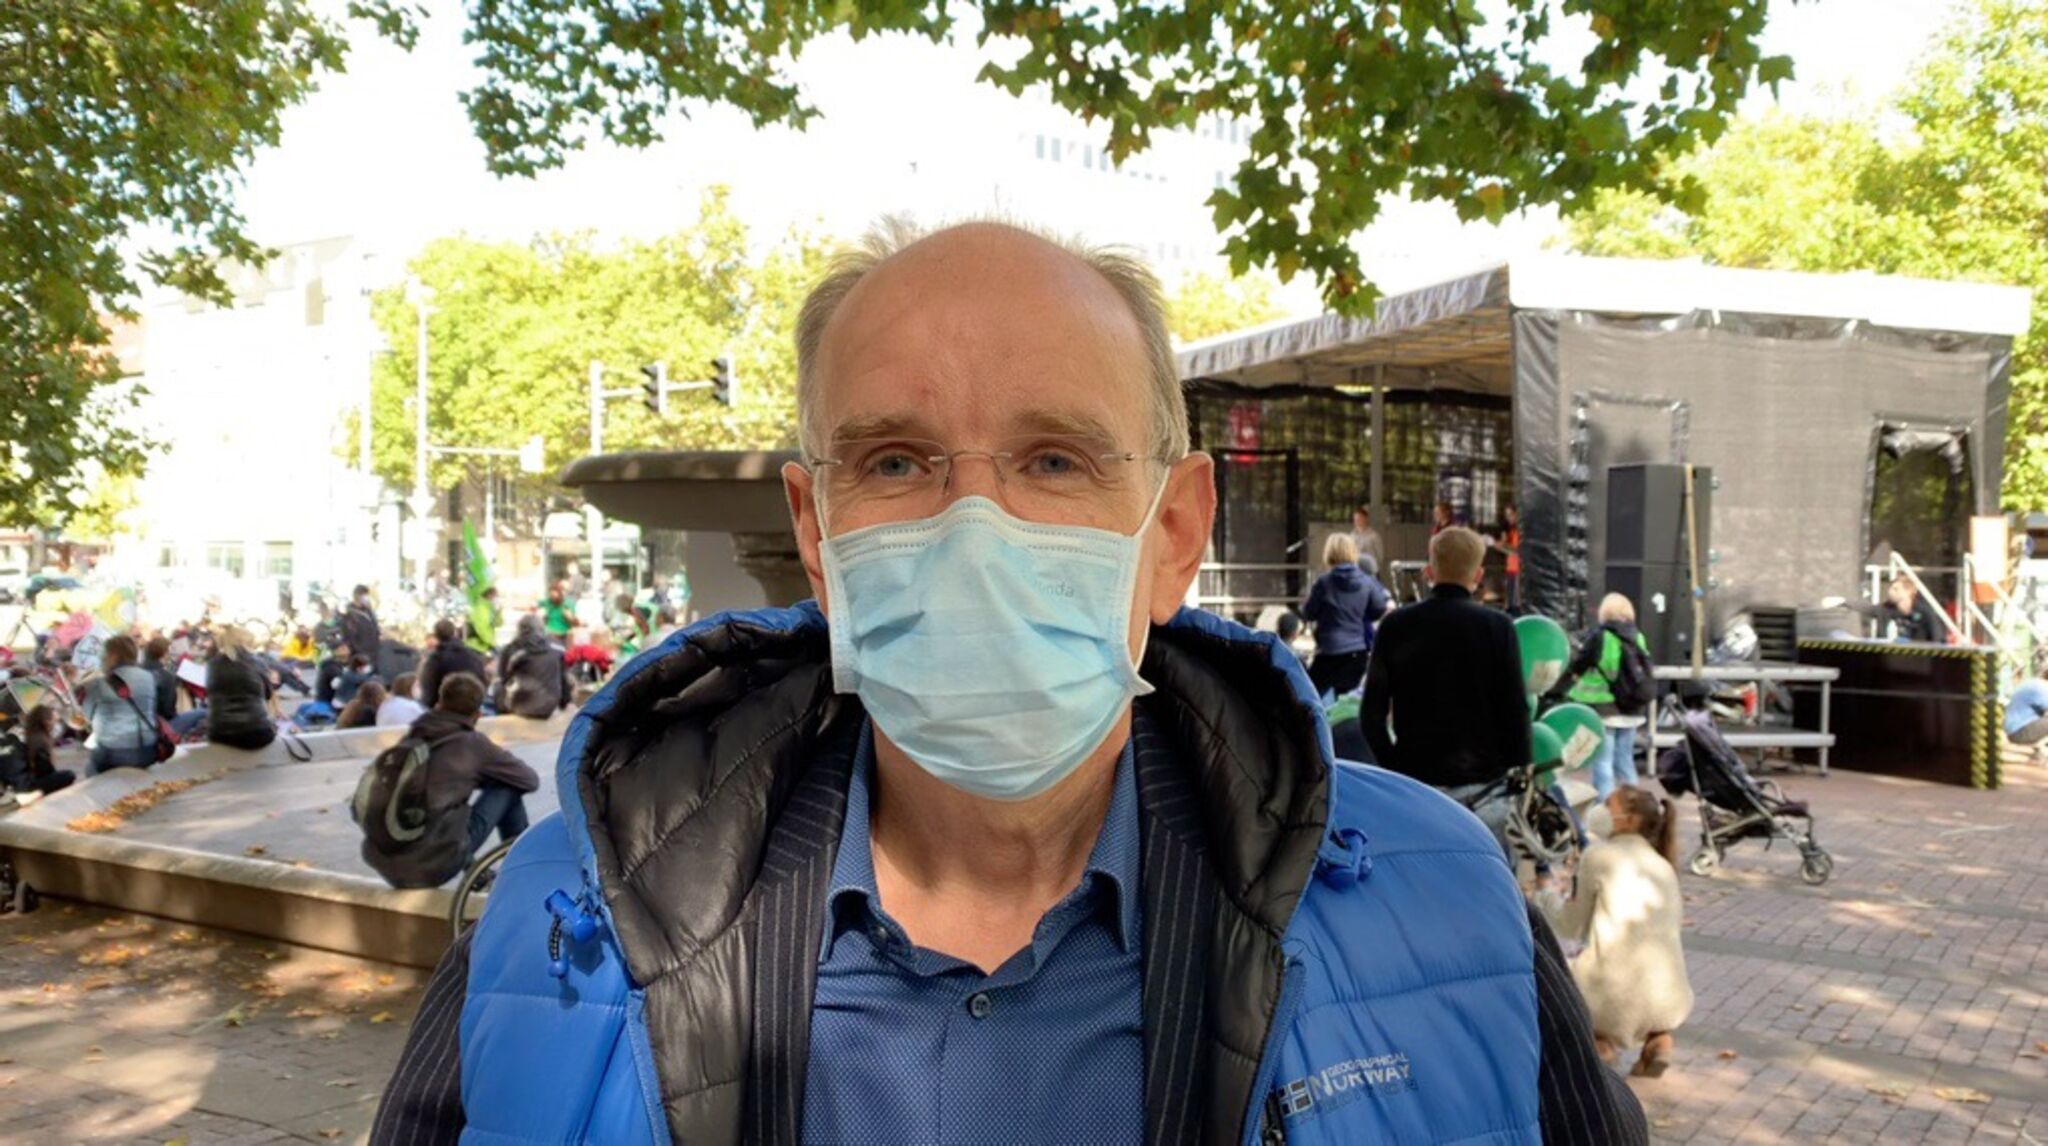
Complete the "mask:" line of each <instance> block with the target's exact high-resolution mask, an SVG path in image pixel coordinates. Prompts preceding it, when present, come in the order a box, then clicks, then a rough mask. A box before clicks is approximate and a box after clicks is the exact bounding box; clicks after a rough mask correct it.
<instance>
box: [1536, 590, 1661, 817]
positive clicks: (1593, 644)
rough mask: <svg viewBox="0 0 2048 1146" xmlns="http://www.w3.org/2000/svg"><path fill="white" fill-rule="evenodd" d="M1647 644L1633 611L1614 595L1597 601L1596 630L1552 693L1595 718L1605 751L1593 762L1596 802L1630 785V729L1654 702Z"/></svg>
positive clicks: (1633, 748)
mask: <svg viewBox="0 0 2048 1146" xmlns="http://www.w3.org/2000/svg"><path fill="white" fill-rule="evenodd" d="M1651 668H1652V666H1651V663H1650V644H1649V642H1648V641H1646V640H1644V639H1643V634H1642V632H1641V631H1640V630H1638V629H1637V628H1636V607H1635V603H1634V602H1633V601H1630V600H1629V599H1628V598H1627V597H1624V596H1622V595H1621V594H1620V593H1609V594H1607V596H1605V597H1602V598H1601V599H1600V611H1599V624H1598V625H1596V626H1595V627H1594V629H1593V631H1592V632H1590V633H1587V634H1586V639H1585V640H1584V641H1583V642H1582V643H1581V644H1580V645H1579V651H1578V653H1577V654H1576V655H1574V656H1573V657H1572V660H1571V663H1570V664H1569V665H1566V666H1565V670H1564V677H1563V679H1561V680H1559V681H1558V685H1557V690H1558V691H1561V692H1564V693H1565V696H1566V698H1567V699H1570V700H1574V701H1577V702H1578V703H1580V704H1583V705H1586V706H1587V707H1589V708H1591V709H1592V710H1593V711H1595V712H1597V713H1599V714H1600V718H1601V722H1602V723H1604V724H1605V725H1606V726H1607V751H1606V752H1605V753H1603V754H1600V755H1596V756H1595V757H1593V787H1594V788H1595V789H1596V790H1597V791H1598V792H1599V794H1600V798H1601V799H1603V800H1604V799H1606V798H1607V797H1608V795H1609V794H1610V793H1612V792H1613V791H1614V789H1615V788H1616V787H1617V786H1619V785H1623V784H1629V785H1632V784H1634V783H1635V782H1636V729H1637V728H1640V727H1642V725H1643V722H1644V717H1645V716H1646V715H1647V714H1648V713H1649V711H1650V704H1651V702H1652V701H1653V700H1655V699H1656V696H1657V680H1656V677H1655V675H1654V674H1653V673H1652V671H1651Z"/></svg>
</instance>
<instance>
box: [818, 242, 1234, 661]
mask: <svg viewBox="0 0 2048 1146" xmlns="http://www.w3.org/2000/svg"><path fill="white" fill-rule="evenodd" d="M817 367H818V369H817V379H818V384H819V387H820V391H819V397H820V402H819V410H820V414H821V416H820V418H819V426H820V428H821V429H822V431H823V434H822V436H823V437H824V438H825V439H826V442H827V444H826V447H825V451H826V456H827V457H845V456H852V455H853V454H854V453H855V451H857V450H871V449H872V446H871V443H874V442H877V441H884V442H887V441H894V440H901V439H915V440H917V441H919V442H931V443H935V444H936V445H937V446H938V447H939V448H941V449H942V450H943V451H945V452H952V451H960V450H967V451H987V452H996V451H1000V450H1005V449H1011V448H1013V447H1014V446H1015V444H1017V443H1019V442H1026V441H1038V440H1041V439H1051V438H1055V437H1056V438H1059V439H1068V440H1077V441H1087V442H1099V443H1100V445H1101V448H1102V449H1103V450H1104V451H1106V452H1131V453H1136V454H1138V455H1139V460H1137V461H1133V462H1124V463H1120V467H1121V472H1122V473H1123V474H1124V477H1123V478H1122V479H1121V480H1119V481H1117V482H1114V483H1112V484H1110V485H1108V486H1104V487H1100V488H1096V487H1089V488H1087V489H1085V490H1083V491H1082V492H1079V493H1077V494H1076V495H1075V496H1072V497H1067V498H1063V499H1059V500H1048V499H1043V498H1038V497H1034V496H1032V495H1031V494H1030V493H1028V491H1027V489H1026V488H1025V487H1024V484H1023V483H1022V482H1019V481H1016V480H1015V479H1012V480H1011V481H1009V482H1005V481H1004V480H1002V479H1001V477H1000V476H999V473H998V470H997V468H996V465H995V463H994V462H993V461H991V459H990V458H988V457H987V456H983V455H975V454H970V455H968V456H963V457H959V458H957V459H956V460H955V462H954V468H953V470H952V474H951V481H950V484H949V485H948V486H947V487H946V488H945V489H944V490H943V491H942V492H939V491H935V492H934V495H933V496H932V497H929V498H924V497H897V498H885V499H877V498H871V497H863V496H858V495H855V494H854V493H853V492H852V490H851V488H850V487H849V485H847V484H846V482H847V480H848V479H847V477H846V473H845V471H849V470H850V469H851V467H848V466H840V467H819V468H818V470H817V472H816V473H815V474H814V473H812V472H810V471H807V470H806V469H804V468H803V467H800V466H795V465H791V466H789V467H786V468H785V469H784V479H785V483H786V485H787V488H788V493H789V500H790V509H791V513H792V516H793V517H794V519H795V521H796V527H797V538H798V544H799V547H800V548H801V550H802V554H803V560H804V568H805V571H806V572H807V573H808V574H809V576H810V579H811V587H812V589H813V591H814V592H815V593H816V594H817V596H818V599H819V602H820V603H821V604H822V605H823V606H824V607H825V608H826V610H827V612H828V613H829V611H830V609H831V606H832V602H830V601H829V600H827V599H826V592H825V579H824V567H823V564H822V561H821V558H820V556H819V545H820V543H821V542H822V541H823V539H824V538H825V537H826V536H828V535H836V534H841V533H847V532H850V531H852V530H856V529H860V528H863V527H866V526H871V525H877V524H882V523H886V522H892V521H906V520H916V519H920V518H924V517H929V516H931V515H933V514H936V513H938V512H941V511H943V510H944V509H945V508H946V506H947V505H949V504H951V503H952V502H954V501H957V500H959V499H960V498H964V497H972V496H981V497H986V498H988V499H990V500H992V501H994V502H996V503H997V504H998V505H1001V506H1003V508H1004V509H1006V510H1007V511H1009V512H1010V513H1011V514H1014V515H1015V516H1018V517H1021V518H1025V519H1027V520H1036V521H1042V522H1046V523H1049V524H1060V525H1084V526H1091V527H1094V528H1099V529H1107V530H1112V531H1115V532H1118V533H1125V534H1128V533H1132V532H1133V531H1135V530H1136V529H1137V528H1138V526H1139V524H1140V523H1141V522H1142V521H1143V519H1144V517H1145V511H1146V508H1147V507H1148V506H1149V505H1150V503H1151V501H1152V497H1153V493H1154V491H1155V490H1157V489H1158V488H1159V486H1158V483H1159V481H1160V478H1161V476H1162V473H1164V475H1165V477H1166V482H1167V484H1166V489H1165V492H1164V493H1163V495H1162V496H1161V499H1160V508H1159V513H1158V517H1157V519H1156V521H1155V524H1154V526H1153V527H1152V528H1151V529H1150V530H1148V531H1147V533H1146V536H1145V539H1144V548H1143V550H1142V555H1141V564H1140V574H1139V577H1138V584H1137V588H1136V593H1135V607H1134V609H1133V610H1132V637H1133V648H1134V649H1135V647H1136V646H1137V643H1138V641H1139V640H1140V639H1141V638H1142V634H1143V632H1144V626H1145V622H1146V620H1147V619H1148V618H1149V619H1151V620H1156V621H1165V620H1166V619H1168V618H1169V617H1171V616H1172V614H1173V611H1174V609H1175V608H1177V607H1178V606H1179V604H1180V602H1181V599H1182V597H1183V596H1184V595H1185V593H1186V591H1187V585H1188V583H1189V582H1190V581H1191V580H1192V578H1193V575H1194V570H1195V567H1196V566H1197V565H1198V564H1199V562H1200V560H1201V552H1202V546H1203V543H1204V542H1205V541H1206V540H1207V538H1208V534H1209V523H1210V520H1211V517H1212V516H1213V513H1214V508H1215V493H1214V486H1213V484H1212V479H1211V476H1210V469H1209V463H1208V459H1207V458H1206V457H1200V456H1197V457H1192V458H1188V459H1185V460H1183V461H1181V462H1180V463H1178V464H1176V465H1175V466H1173V467H1171V469H1170V470H1167V469H1165V468H1164V467H1162V466H1160V465H1158V464H1157V463H1152V462H1147V461H1145V460H1144V457H1145V455H1146V454H1148V453H1149V452H1150V440H1149V438H1150V435H1149V430H1150V426H1151V405H1150V402H1151V398H1150V387H1149V383H1148V373H1147V357H1146V353H1145V347H1144V341H1143V336H1142V334H1141V332H1140V330H1139V327H1138V324H1137V321H1136V320H1135V319H1134V318H1133V317H1132V315H1131V313H1130V309H1129V308H1128V307H1127V306H1126V305H1125V304H1124V302H1123V300H1122V298H1121V297H1120V296H1119V295H1118V294H1117V293H1116V290H1115V288H1113V287H1112V286H1111V285H1110V284H1109V283H1108V282H1107V281H1105V280H1104V279H1103V278H1102V277H1101V276H1100V275H1099V274H1097V273H1096V272H1095V271H1094V270H1093V269H1092V268H1090V267H1088V266H1087V265H1086V264H1085V263H1083V262H1081V261H1080V260H1078V259H1076V258H1074V257H1073V256H1071V255H1068V254H1066V253H1064V252H1062V251H1060V250H1058V249H1057V248H1055V247H1053V246H1052V245H1051V244H1048V243H1045V242H1042V241H1040V240H1038V239H1034V238H1031V237H1029V236H1025V235H1021V234H1019V233H1016V232H1013V231H1011V230H1009V229H1008V228H1002V227H993V226H968V227H961V228H956V229H954V230H951V231H947V232H944V233H942V234H940V235H937V236H934V237H932V238H929V239H926V240H924V241H923V242H920V243H917V244H916V245H914V246H912V247H910V248H909V249H907V250H905V251H903V252H902V253H900V254H898V255H896V256H895V257H893V258H891V259H889V260H888V261H887V262H885V263H884V264H883V265H882V266H880V267H878V268H876V269H875V270H874V271H873V272H871V273H870V274H869V275H868V276H867V278H866V279H864V280H863V281H862V282H861V283H860V284H859V285H858V286H856V287H855V288H854V289H853V291H852V292H850V293H849V294H848V295H847V297H846V299H845V300H844V301H843V302H842V303H841V304H840V306H839V309H838V311H837V313H836V314H835V315H834V316H833V318H832V321H831V322H830V323H829V324H827V326H826V329H825V332H824V337H823V339H822V341H821V343H820V346H819V353H818V361H817ZM849 443H865V444H863V445H858V446H855V445H849ZM869 456H873V455H872V454H870V455H869ZM834 469H837V470H840V471H842V472H841V473H840V474H834V473H832V472H831V471H832V470H834ZM820 483H823V484H824V486H825V489H824V491H823V498H822V500H823V515H822V516H821V515H820V512H819V508H820V507H819V498H818V497H816V496H814V494H816V493H818V492H819V485H820Z"/></svg>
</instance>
